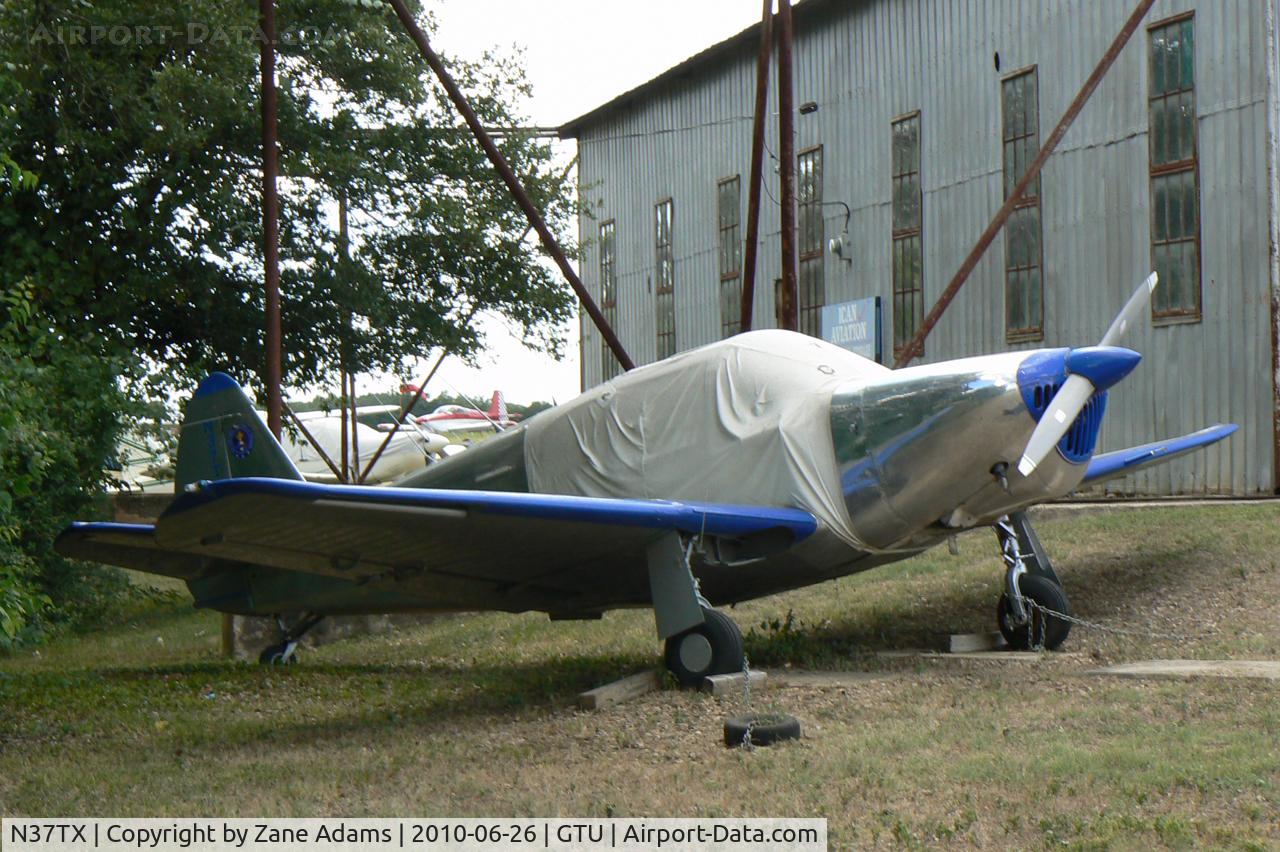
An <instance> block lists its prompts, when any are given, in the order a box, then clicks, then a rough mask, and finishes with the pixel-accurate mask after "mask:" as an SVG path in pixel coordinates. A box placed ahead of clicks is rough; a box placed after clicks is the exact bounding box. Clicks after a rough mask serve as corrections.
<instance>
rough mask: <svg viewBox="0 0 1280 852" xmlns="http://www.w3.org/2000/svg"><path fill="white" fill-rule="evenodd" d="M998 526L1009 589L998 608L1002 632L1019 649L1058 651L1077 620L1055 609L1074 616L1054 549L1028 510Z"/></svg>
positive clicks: (997, 534)
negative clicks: (1056, 566)
mask: <svg viewBox="0 0 1280 852" xmlns="http://www.w3.org/2000/svg"><path fill="white" fill-rule="evenodd" d="M994 529H995V533H996V538H998V539H999V540H1000V557H1001V558H1002V559H1003V560H1004V564H1005V575H1004V576H1005V582H1004V586H1005V588H1004V593H1003V594H1002V595H1001V596H1000V604H999V606H998V607H997V608H996V618H997V621H998V623H999V625H1000V633H1001V634H1002V635H1003V636H1004V639H1005V641H1006V642H1008V643H1009V646H1010V647H1012V648H1016V649H1018V650H1027V649H1029V648H1035V649H1040V648H1047V649H1048V650H1050V651H1056V650H1057V649H1058V648H1060V647H1062V643H1063V642H1066V641H1067V634H1069V633H1070V632H1071V623H1070V622H1069V621H1066V620H1064V619H1062V618H1056V617H1054V615H1053V614H1051V613H1060V614H1062V615H1068V616H1069V615H1071V608H1070V606H1069V605H1068V603H1067V596H1066V594H1065V593H1064V592H1063V591H1062V583H1061V582H1060V581H1059V580H1058V575H1057V574H1056V573H1055V572H1054V570H1053V564H1052V563H1051V562H1050V561H1049V556H1048V554H1047V553H1046V552H1045V550H1044V547H1043V546H1042V545H1041V544H1040V539H1039V537H1037V536H1036V533H1035V530H1034V529H1032V527H1031V522H1030V521H1028V520H1027V516H1026V514H1025V513H1023V512H1015V513H1014V514H1012V515H1005V516H1004V517H1002V518H1000V519H999V520H998V521H996V523H995V526H994Z"/></svg>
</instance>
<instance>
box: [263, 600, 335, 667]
mask: <svg viewBox="0 0 1280 852" xmlns="http://www.w3.org/2000/svg"><path fill="white" fill-rule="evenodd" d="M323 620H324V616H323V615H319V614H317V613H304V614H303V616H302V618H300V619H298V621H297V622H295V623H294V625H293V626H292V627H288V626H286V625H285V623H284V618H283V617H281V616H279V615H277V616H276V624H277V625H278V626H279V627H280V641H279V642H277V643H276V644H275V645H268V646H267V647H266V648H263V649H262V653H261V654H259V655H258V662H259V663H261V664H262V665H264V666H283V665H288V664H289V663H296V662H297V661H298V655H297V653H296V652H297V649H298V641H299V640H300V639H302V637H303V635H305V634H306V632H307V631H308V630H310V629H311V628H313V627H315V626H316V625H317V624H319V623H320V622H321V621H323Z"/></svg>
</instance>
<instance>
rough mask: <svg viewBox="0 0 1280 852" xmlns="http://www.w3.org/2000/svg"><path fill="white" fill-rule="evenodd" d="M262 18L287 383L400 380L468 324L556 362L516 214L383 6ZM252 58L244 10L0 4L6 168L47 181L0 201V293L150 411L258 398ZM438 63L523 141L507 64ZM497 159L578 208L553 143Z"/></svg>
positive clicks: (545, 193)
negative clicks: (486, 327)
mask: <svg viewBox="0 0 1280 852" xmlns="http://www.w3.org/2000/svg"><path fill="white" fill-rule="evenodd" d="M278 22H279V23H278V25H279V31H280V36H281V37H280V42H281V43H280V47H279V50H280V60H279V84H280V98H279V101H280V108H279V121H280V138H281V143H282V161H281V162H282V171H283V175H284V177H283V179H282V183H281V189H282V199H281V257H282V298H283V317H284V352H285V365H284V366H285V376H286V383H292V384H295V385H303V384H312V383H316V382H331V381H332V376H333V374H334V373H335V372H336V371H337V370H338V369H340V368H341V367H342V366H346V367H347V368H348V369H352V370H357V371H363V370H371V369H387V370H397V369H398V368H400V367H401V366H402V364H403V362H404V361H405V360H406V359H408V358H411V357H414V356H417V355H420V354H422V353H424V352H426V351H427V350H428V349H430V348H432V347H433V346H440V345H448V346H449V347H450V348H451V350H452V351H454V352H457V353H459V354H463V355H465V354H467V353H469V352H471V351H474V350H475V348H476V347H477V346H479V345H480V343H481V341H480V340H479V339H478V338H477V337H476V333H475V331H474V330H473V329H472V328H470V327H469V326H468V325H467V323H466V321H465V320H466V319H467V318H469V317H470V316H471V315H472V314H473V313H474V312H475V311H477V310H496V311H498V312H500V313H503V314H505V315H507V316H509V317H512V318H514V319H516V320H517V321H518V322H519V323H520V324H521V325H522V327H523V329H524V331H525V333H526V337H527V339H528V340H529V341H530V342H531V344H533V345H535V346H541V347H543V348H551V349H554V348H555V347H556V346H557V344H558V343H559V341H558V340H556V339H555V337H554V331H553V328H554V325H555V324H556V323H558V322H560V321H562V320H564V319H566V318H567V317H568V316H569V314H570V312H571V310H572V298H571V293H570V292H569V291H568V289H567V288H566V287H565V286H563V285H562V284H561V282H559V281H558V279H557V278H556V277H555V276H554V275H553V274H552V273H551V272H549V271H548V269H547V268H546V267H545V266H544V265H543V264H541V263H540V262H539V253H538V251H537V250H536V249H535V248H533V246H532V245H531V244H530V243H528V242H523V243H522V242H520V235H521V234H522V233H523V231H524V221H523V218H522V217H521V215H520V213H519V211H518V208H516V206H515V205H514V203H513V202H512V201H511V200H510V199H509V198H508V197H507V194H506V191H505V189H504V188H503V187H502V185H501V182H500V181H499V180H498V179H497V177H496V176H495V175H493V174H492V173H491V170H490V168H489V166H488V163H487V161H486V160H485V158H484V155H483V154H482V152H480V150H479V149H478V147H477V146H475V144H474V143H473V141H472V140H471V139H470V137H469V135H468V134H467V133H466V132H465V129H464V128H463V126H462V124H461V122H460V120H459V119H458V118H457V117H456V116H455V115H454V113H453V111H452V108H451V107H450V106H449V104H448V102H447V100H446V99H445V98H444V95H443V92H442V91H440V90H439V89H438V87H437V86H436V85H435V84H434V83H433V82H432V81H431V80H429V79H428V78H427V77H426V76H425V75H426V73H428V72H426V69H425V66H424V65H423V63H422V62H421V60H420V59H419V57H418V56H417V55H416V53H415V51H414V49H413V46H412V44H411V42H410V41H409V40H408V38H407V37H406V36H405V35H404V34H403V33H402V32H401V31H400V29H399V25H398V23H397V22H396V20H395V18H394V15H393V13H391V11H390V10H389V8H388V7H385V6H383V5H382V4H378V3H374V4H370V5H365V4H360V5H357V4H354V3H350V2H344V0H280V3H279V11H278ZM258 48H259V42H258V33H257V29H256V10H255V9H254V8H253V4H249V3H223V2H219V0H190V2H187V3H183V4H178V5H174V4H170V3H162V2H159V0H95V2H93V3H85V2H82V0H11V2H8V3H6V4H4V5H3V7H0V67H5V68H8V69H10V70H9V75H10V77H11V78H12V80H13V82H14V87H15V90H14V91H13V92H12V97H13V100H12V108H11V109H10V110H9V111H8V113H7V114H6V116H5V117H4V118H3V119H0V133H3V134H4V135H3V136H0V151H9V152H10V155H11V156H12V158H13V159H14V160H15V161H17V162H21V163H24V164H28V165H29V167H30V168H32V169H33V170H34V171H35V172H37V173H38V174H39V175H40V178H41V180H40V183H39V186H38V187H37V188H36V189H35V191H34V192H30V193H22V194H19V195H10V196H6V197H5V198H3V199H0V258H3V260H2V261H0V284H3V285H4V286H6V287H8V286H10V285H12V284H13V283H14V282H17V281H20V280H24V279H27V280H33V281H36V282H39V283H38V288H37V294H36V299H37V302H38V303H39V305H40V307H41V308H42V309H43V310H45V311H46V312H47V313H48V315H50V316H51V317H53V318H54V321H55V324H56V327H57V328H58V329H59V330H68V329H77V330H85V329H91V330H93V331H94V332H95V333H96V335H97V337H98V343H99V345H100V346H101V347H102V350H103V354H104V355H114V354H117V353H121V352H126V353H131V354H132V355H133V356H134V357H135V358H140V359H142V360H144V361H145V362H146V363H147V364H148V365H149V367H150V375H149V380H150V382H151V383H152V385H153V387H152V390H153V391H158V389H159V388H168V387H170V386H172V385H174V384H183V383H187V382H190V381H191V380H193V379H195V378H198V377H199V376H200V375H202V374H204V373H205V372H207V371H209V370H211V369H226V370H228V371H230V372H232V373H233V374H234V375H236V376H237V377H239V378H241V379H250V380H252V379H254V378H255V374H256V372H257V371H258V370H259V369H260V367H261V365H262V363H263V355H262V347H261V328H262V325H263V319H262V317H263V294H262V288H261V283H260V282H261V279H262V275H261V268H260V262H259V260H258V258H259V257H260V255H261V250H260V238H261V226H260V206H259V197H260V196H259V190H260V171H259V168H260V135H259V127H260V125H259V101H258V76H257V75H258V65H257V61H258ZM449 64H450V66H451V70H452V72H453V73H454V74H455V76H456V77H457V79H458V81H459V83H460V85H462V87H463V88H464V90H466V91H467V92H468V93H469V94H470V98H471V100H472V103H473V105H474V107H475V109H476V111H477V113H479V115H480V116H481V119H482V120H483V121H484V122H485V123H487V124H490V125H495V126H515V125H519V124H520V123H521V120H522V116H521V115H520V113H519V110H518V107H517V104H518V103H519V101H520V99H521V98H522V97H524V96H526V95H527V94H528V88H527V85H526V84H525V83H524V81H523V76H522V73H521V71H520V69H519V67H518V66H517V65H516V64H515V63H514V62H512V61H511V60H508V59H503V58H500V57H497V56H493V55H489V56H486V57H484V58H483V59H482V60H481V61H479V62H476V63H467V62H461V61H458V60H451V61H449ZM501 147H502V148H503V152H504V154H505V155H506V156H507V158H508V159H509V160H510V161H511V163H512V164H513V167H514V168H515V169H516V171H517V172H518V173H520V174H521V175H522V177H523V178H524V180H525V181H526V183H527V185H528V188H529V190H530V194H531V195H532V196H533V197H534V200H535V202H536V203H538V204H539V205H540V206H541V207H542V208H543V209H544V210H546V211H547V214H548V216H549V219H550V221H551V222H552V223H554V226H555V227H557V228H559V229H560V230H561V231H563V230H564V229H565V228H566V227H567V224H568V222H569V217H570V215H571V213H572V210H571V203H572V202H571V200H570V196H569V193H568V191H567V190H566V188H565V187H564V186H562V185H561V183H560V181H559V180H558V179H557V176H556V175H555V174H554V169H553V168H551V167H550V156H551V155H550V151H549V149H548V147H547V146H546V145H544V144H540V143H538V142H537V141H536V140H535V139H532V138H528V137H523V136H520V135H518V134H515V135H508V136H506V137H504V138H503V140H502V143H501ZM340 196H345V197H346V199H347V202H348V205H349V208H350V209H351V211H352V222H353V229H352V233H353V239H352V240H351V241H350V244H349V246H344V245H342V244H341V241H340V239H339V235H338V233H337V229H336V224H335V222H334V215H333V214H334V207H335V204H336V200H337V199H338V198H339V197H340Z"/></svg>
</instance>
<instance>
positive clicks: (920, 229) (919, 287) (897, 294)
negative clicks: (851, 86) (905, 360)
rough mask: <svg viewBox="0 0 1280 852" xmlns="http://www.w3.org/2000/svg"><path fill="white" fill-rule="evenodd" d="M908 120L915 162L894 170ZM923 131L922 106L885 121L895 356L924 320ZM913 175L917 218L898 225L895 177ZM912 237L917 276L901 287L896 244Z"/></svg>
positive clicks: (920, 353)
mask: <svg viewBox="0 0 1280 852" xmlns="http://www.w3.org/2000/svg"><path fill="white" fill-rule="evenodd" d="M908 121H914V122H916V160H915V163H914V164H913V165H914V166H915V170H914V171H905V172H898V171H897V166H896V165H895V164H894V162H893V145H894V138H895V137H896V136H897V129H898V125H900V124H904V123H906V122H908ZM923 131H924V120H923V111H922V110H918V109H916V110H912V111H911V112H904V113H902V114H901V115H898V116H895V117H894V118H892V119H890V121H889V187H890V194H889V276H890V282H889V290H890V297H891V300H892V310H893V354H894V356H895V358H896V357H897V356H898V355H900V354H902V350H903V349H904V348H905V347H906V345H907V344H908V343H909V342H910V341H911V338H912V337H914V336H915V335H916V334H917V333H919V331H920V326H921V325H922V324H923V322H924V315H925V310H924V152H923V150H922V146H921V139H922V138H923V136H924V132H923ZM913 175H914V176H915V179H916V187H917V190H918V198H917V199H916V207H917V210H919V218H918V219H917V222H916V224H915V226H913V227H909V228H898V227H897V225H896V222H895V221H894V219H895V217H894V213H895V212H896V211H895V209H894V206H895V204H896V198H897V192H896V189H897V184H898V181H900V180H903V179H905V178H910V177H912V176H913ZM912 241H914V242H915V243H916V244H917V245H918V247H919V250H920V276H919V280H918V281H915V282H914V283H915V286H913V287H911V288H910V289H902V288H900V287H899V286H898V282H899V277H898V276H899V269H898V262H897V256H898V246H899V244H906V243H910V242H912ZM917 293H918V294H919V299H920V314H919V317H918V318H917V316H916V312H915V294H917ZM908 296H909V297H910V299H911V303H912V311H911V313H912V317H911V319H912V324H913V326H914V328H913V331H912V333H911V335H910V336H908V337H906V338H905V339H903V340H898V319H899V311H900V310H901V305H902V304H904V303H905V302H906V300H907V298H908ZM917 319H918V320H919V322H917ZM923 354H924V348H923V347H921V349H920V352H919V353H918V355H923Z"/></svg>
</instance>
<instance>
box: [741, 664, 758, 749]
mask: <svg viewBox="0 0 1280 852" xmlns="http://www.w3.org/2000/svg"><path fill="white" fill-rule="evenodd" d="M742 705H743V709H744V710H745V711H746V714H747V729H746V730H745V731H743V732H742V747H743V748H744V749H746V750H747V751H751V750H752V749H753V748H755V745H754V744H753V743H752V742H751V729H752V728H754V727H755V724H756V720H755V719H754V718H753V717H752V715H751V661H750V660H748V659H747V652H746V651H745V650H744V651H743V652H742Z"/></svg>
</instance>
